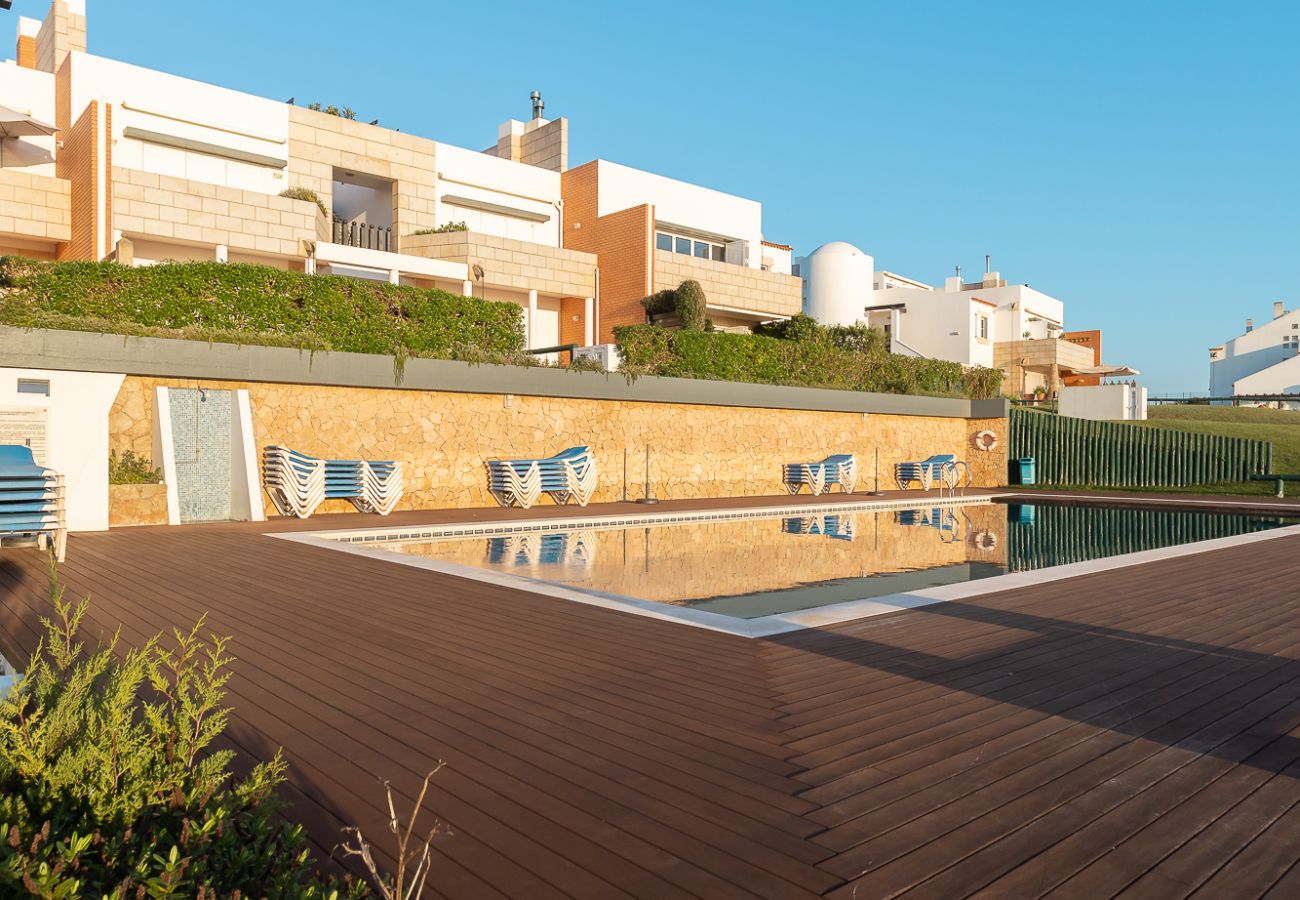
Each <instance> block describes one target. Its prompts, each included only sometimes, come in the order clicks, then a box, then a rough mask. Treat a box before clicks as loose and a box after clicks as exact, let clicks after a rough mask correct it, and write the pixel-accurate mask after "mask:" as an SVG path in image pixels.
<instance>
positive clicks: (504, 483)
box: [487, 447, 596, 509]
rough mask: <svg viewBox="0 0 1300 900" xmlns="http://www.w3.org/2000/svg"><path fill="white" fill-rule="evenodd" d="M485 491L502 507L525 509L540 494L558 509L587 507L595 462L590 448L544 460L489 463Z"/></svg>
mask: <svg viewBox="0 0 1300 900" xmlns="http://www.w3.org/2000/svg"><path fill="white" fill-rule="evenodd" d="M487 469H488V490H489V491H491V493H492V496H493V497H494V498H496V501H497V503H499V504H500V505H501V506H521V507H523V508H524V509H528V508H529V507H530V506H532V505H533V504H534V503H536V502H537V499H538V498H539V497H541V495H542V494H549V495H550V496H551V499H552V500H554V501H555V502H556V503H559V504H561V505H563V504H566V503H568V502H569V501H570V500H576V501H577V502H578V505H579V506H586V505H587V502H588V501H590V500H591V496H592V494H594V493H595V492H596V460H595V457H593V456H592V453H591V448H590V447H570V448H569V449H568V450H564V451H561V452H560V453H557V454H555V455H554V456H548V457H546V458H545V459H490V460H488V461H487Z"/></svg>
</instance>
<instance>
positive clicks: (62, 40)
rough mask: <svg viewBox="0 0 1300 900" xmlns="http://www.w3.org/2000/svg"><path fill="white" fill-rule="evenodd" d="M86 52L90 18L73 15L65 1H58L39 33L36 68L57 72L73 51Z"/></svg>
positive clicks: (37, 37) (46, 17)
mask: <svg viewBox="0 0 1300 900" xmlns="http://www.w3.org/2000/svg"><path fill="white" fill-rule="evenodd" d="M85 49H86V17H85V16H84V15H81V14H80V13H73V12H70V11H69V10H68V4H67V3H66V2H65V0H54V2H53V3H51V4H50V10H49V12H47V13H46V14H45V20H44V21H43V22H41V28H40V30H39V31H38V32H37V33H36V53H35V63H36V68H38V69H40V70H41V71H42V72H57V71H58V69H59V66H61V65H63V61H64V60H65V59H67V56H68V53H69V52H70V51H72V50H80V51H82V52H85Z"/></svg>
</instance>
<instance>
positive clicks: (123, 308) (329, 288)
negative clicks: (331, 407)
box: [0, 256, 524, 359]
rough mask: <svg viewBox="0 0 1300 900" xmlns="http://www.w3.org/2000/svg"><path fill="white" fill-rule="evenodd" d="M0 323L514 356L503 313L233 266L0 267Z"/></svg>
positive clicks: (408, 290) (440, 294)
mask: <svg viewBox="0 0 1300 900" xmlns="http://www.w3.org/2000/svg"><path fill="white" fill-rule="evenodd" d="M0 324H6V325H15V326H19V327H23V328H61V329H67V330H73V331H98V332H108V333H112V334H135V335H153V336H160V337H180V338H190V339H199V340H210V341H218V342H224V343H238V344H261V345H267V346H278V347H300V348H304V349H312V350H345V351H350V352H354V353H382V354H388V355H393V356H396V355H398V354H399V353H404V354H407V355H410V356H417V357H418V356H425V357H437V358H444V359H446V358H455V357H456V356H457V355H458V354H461V353H484V354H495V355H499V356H502V357H510V356H516V355H518V354H520V353H522V351H523V349H524V325H523V316H522V312H521V310H520V308H519V307H518V306H517V305H515V304H513V303H503V302H496V301H490V300H481V299H474V298H470V297H461V296H458V295H456V294H449V293H447V292H446V291H440V290H429V289H425V288H418V287H413V286H409V285H396V284H388V283H387V282H378V281H364V280H361V279H354V278H345V277H342V276H338V275H305V274H302V273H300V272H287V271H285V270H283V269H276V268H272V267H270V266H254V265H247V264H243V263H238V264H235V263H217V262H199V263H165V264H160V265H156V266H146V267H141V268H131V267H128V266H122V265H118V264H117V263H111V262H67V263H49V262H37V261H33V260H29V259H23V258H21V257H15V256H7V257H3V258H0Z"/></svg>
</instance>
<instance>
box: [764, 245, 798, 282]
mask: <svg viewBox="0 0 1300 900" xmlns="http://www.w3.org/2000/svg"><path fill="white" fill-rule="evenodd" d="M759 246H760V247H762V250H763V268H765V269H767V270H768V271H769V272H779V273H781V274H782V275H789V274H790V268H791V262H792V261H793V259H792V258H793V253H792V251H790V250H787V249H785V248H784V247H769V246H767V245H766V244H760V245H759Z"/></svg>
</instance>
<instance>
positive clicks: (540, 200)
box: [434, 143, 561, 247]
mask: <svg viewBox="0 0 1300 900" xmlns="http://www.w3.org/2000/svg"><path fill="white" fill-rule="evenodd" d="M434 158H435V159H436V160H437V164H438V182H437V193H438V199H437V206H436V219H437V223H438V225H446V224H447V223H449V222H464V223H465V224H466V225H468V226H469V228H470V230H471V231H477V232H480V233H482V234H492V235H496V236H498V237H508V238H514V239H515V240H520V241H531V242H532V243H534V244H543V245H545V246H547V247H558V246H560V219H561V213H560V209H559V207H558V205H557V204H558V203H559V201H560V173H559V172H551V171H548V170H547V169H540V168H538V167H537V166H530V165H525V164H524V163H518V162H512V161H511V160H508V159H499V158H497V157H495V156H488V155H487V154H486V153H479V152H477V151H474V150H466V149H464V148H463V147H453V146H452V145H451V144H442V143H439V144H438V145H437V148H436V149H435V150H434ZM447 196H452V197H465V198H467V199H471V200H478V201H481V202H483V203H492V204H495V205H497V206H505V207H509V208H511V209H519V210H523V211H525V212H529V213H534V214H537V215H543V216H547V217H548V218H547V220H546V221H545V222H530V221H528V220H527V219H520V218H516V217H513V216H506V215H502V214H498V213H490V212H483V211H481V210H474V209H466V208H462V207H458V206H454V205H452V204H450V203H447V202H446V201H445V200H444V199H443V198H444V197H447Z"/></svg>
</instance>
